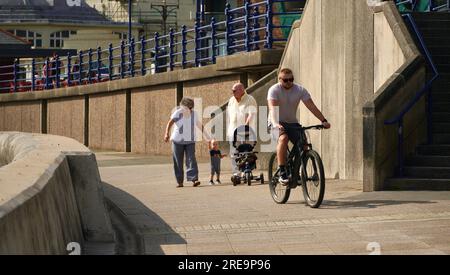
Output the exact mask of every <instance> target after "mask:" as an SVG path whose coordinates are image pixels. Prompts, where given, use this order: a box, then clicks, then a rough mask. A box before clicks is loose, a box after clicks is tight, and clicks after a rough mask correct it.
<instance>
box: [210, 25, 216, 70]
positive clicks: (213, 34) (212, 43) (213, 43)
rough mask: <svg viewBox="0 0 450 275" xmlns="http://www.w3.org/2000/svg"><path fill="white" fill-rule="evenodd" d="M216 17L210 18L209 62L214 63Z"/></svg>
mask: <svg viewBox="0 0 450 275" xmlns="http://www.w3.org/2000/svg"><path fill="white" fill-rule="evenodd" d="M216 35H217V31H216V19H215V18H214V17H212V18H211V62H212V63H213V64H216V56H217V54H216Z"/></svg>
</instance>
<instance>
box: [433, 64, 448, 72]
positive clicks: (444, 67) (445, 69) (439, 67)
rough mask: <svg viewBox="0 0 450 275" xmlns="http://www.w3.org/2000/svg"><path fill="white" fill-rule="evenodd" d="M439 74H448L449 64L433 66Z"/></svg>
mask: <svg viewBox="0 0 450 275" xmlns="http://www.w3.org/2000/svg"><path fill="white" fill-rule="evenodd" d="M435 65H436V68H437V70H438V72H439V73H450V64H439V63H437V64H435Z"/></svg>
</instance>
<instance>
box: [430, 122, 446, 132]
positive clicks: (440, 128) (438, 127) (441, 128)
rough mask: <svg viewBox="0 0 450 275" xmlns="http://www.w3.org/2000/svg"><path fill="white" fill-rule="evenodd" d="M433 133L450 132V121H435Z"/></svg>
mask: <svg viewBox="0 0 450 275" xmlns="http://www.w3.org/2000/svg"><path fill="white" fill-rule="evenodd" d="M433 133H435V134H437V133H443V134H450V122H448V123H441V122H439V123H433Z"/></svg>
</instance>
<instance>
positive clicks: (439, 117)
mask: <svg viewBox="0 0 450 275" xmlns="http://www.w3.org/2000/svg"><path fill="white" fill-rule="evenodd" d="M431 119H432V120H433V123H439V122H450V113H441V112H433V113H432V114H431Z"/></svg>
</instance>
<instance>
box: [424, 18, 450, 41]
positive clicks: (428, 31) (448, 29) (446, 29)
mask: <svg viewBox="0 0 450 275" xmlns="http://www.w3.org/2000/svg"><path fill="white" fill-rule="evenodd" d="M448 23H449V24H448V25H445V26H442V25H439V26H434V27H429V28H427V27H422V26H419V29H420V33H421V34H422V37H424V38H425V39H426V38H429V37H445V36H449V35H450V21H448Z"/></svg>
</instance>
